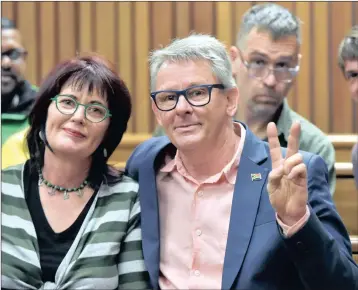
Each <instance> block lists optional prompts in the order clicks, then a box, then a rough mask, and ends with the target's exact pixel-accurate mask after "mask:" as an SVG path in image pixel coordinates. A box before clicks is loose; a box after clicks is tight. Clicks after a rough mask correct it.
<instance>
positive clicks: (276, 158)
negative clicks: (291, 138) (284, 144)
mask: <svg viewBox="0 0 358 290" xmlns="http://www.w3.org/2000/svg"><path fill="white" fill-rule="evenodd" d="M267 139H268V143H269V146H270V155H271V162H272V169H275V168H278V167H280V165H281V164H282V160H283V157H282V152H281V145H280V141H279V140H278V133H277V128H276V125H275V123H273V122H270V123H269V124H268V125H267Z"/></svg>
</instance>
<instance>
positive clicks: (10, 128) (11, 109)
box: [1, 18, 36, 144]
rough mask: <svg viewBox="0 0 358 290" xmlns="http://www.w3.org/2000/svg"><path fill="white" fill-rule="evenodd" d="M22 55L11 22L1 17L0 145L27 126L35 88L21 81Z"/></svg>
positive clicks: (17, 33) (24, 51)
mask: <svg viewBox="0 0 358 290" xmlns="http://www.w3.org/2000/svg"><path fill="white" fill-rule="evenodd" d="M26 55H27V51H26V49H25V48H24V46H23V42H22V36H21V33H20V31H19V30H18V29H17V28H16V27H15V24H14V22H13V21H11V20H9V19H7V18H1V129H2V130H1V131H2V132H1V144H4V143H5V141H6V140H7V139H8V137H9V136H11V135H12V134H14V133H16V132H18V131H20V130H21V129H23V128H25V127H26V126H27V125H28V123H27V117H28V114H29V112H30V110H31V108H32V105H33V103H34V100H35V95H36V89H35V87H33V86H31V84H30V83H29V82H28V81H26V80H25V78H24V77H25V76H24V74H25V69H26Z"/></svg>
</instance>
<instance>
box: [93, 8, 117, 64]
mask: <svg viewBox="0 0 358 290" xmlns="http://www.w3.org/2000/svg"><path fill="white" fill-rule="evenodd" d="M98 4H101V5H98ZM114 5H115V3H114V2H102V3H96V19H98V21H96V23H95V25H96V46H95V50H96V52H97V53H99V54H101V55H102V56H105V57H106V58H107V59H108V60H110V61H111V62H114V48H115V47H114V39H115V38H114V37H113V36H114V35H115V33H114V32H115V26H114V15H115V9H114V8H115V6H114ZM104 19H105V21H103V20H104Z"/></svg>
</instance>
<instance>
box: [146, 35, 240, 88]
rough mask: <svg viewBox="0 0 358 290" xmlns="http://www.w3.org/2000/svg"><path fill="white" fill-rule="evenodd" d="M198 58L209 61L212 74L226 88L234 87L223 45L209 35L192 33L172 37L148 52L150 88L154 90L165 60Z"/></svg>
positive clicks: (228, 60)
mask: <svg viewBox="0 0 358 290" xmlns="http://www.w3.org/2000/svg"><path fill="white" fill-rule="evenodd" d="M198 60H205V61H208V62H209V63H210V65H211V68H212V71H213V73H214V75H215V76H216V77H217V78H218V80H219V81H220V83H221V84H223V85H224V87H225V88H226V89H230V88H234V87H236V83H235V80H234V78H233V76H232V67H231V61H230V57H229V54H228V52H227V50H226V47H225V45H224V44H223V43H222V42H220V41H219V40H218V39H216V38H215V37H213V36H211V35H206V34H195V33H193V34H191V35H189V36H188V37H185V38H181V39H180V38H179V39H174V40H173V41H172V42H171V43H170V44H169V45H168V46H166V47H164V48H161V49H158V50H154V51H152V52H151V53H150V57H149V63H150V79H151V90H152V91H154V90H155V87H156V80H157V75H158V72H159V70H160V68H161V66H162V65H163V64H164V63H165V62H182V61H198Z"/></svg>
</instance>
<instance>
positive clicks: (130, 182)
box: [108, 173, 139, 195]
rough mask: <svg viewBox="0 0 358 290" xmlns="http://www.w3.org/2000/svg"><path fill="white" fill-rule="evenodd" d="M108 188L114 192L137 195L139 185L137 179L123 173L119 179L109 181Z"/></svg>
mask: <svg viewBox="0 0 358 290" xmlns="http://www.w3.org/2000/svg"><path fill="white" fill-rule="evenodd" d="M108 188H109V190H110V191H111V192H112V193H132V194H135V195H136V194H137V193H138V189H139V185H138V182H137V181H135V180H134V179H132V178H131V177H129V176H128V175H126V174H124V173H123V174H122V175H121V178H120V179H119V180H117V181H115V182H111V183H109V184H108Z"/></svg>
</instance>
